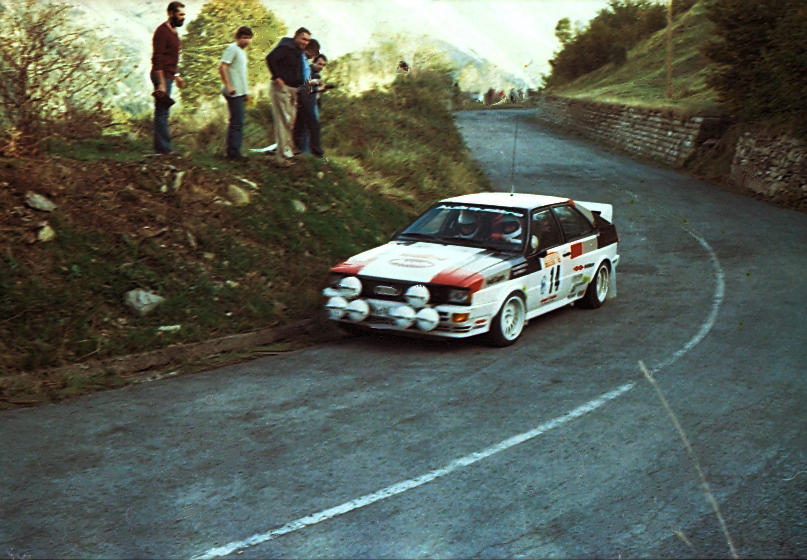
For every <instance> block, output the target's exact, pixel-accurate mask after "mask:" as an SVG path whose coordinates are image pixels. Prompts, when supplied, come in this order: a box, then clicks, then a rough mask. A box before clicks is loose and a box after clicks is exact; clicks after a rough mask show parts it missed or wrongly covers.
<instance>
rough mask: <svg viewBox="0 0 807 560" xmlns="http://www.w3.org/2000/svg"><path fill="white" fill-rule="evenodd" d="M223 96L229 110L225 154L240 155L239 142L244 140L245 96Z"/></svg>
mask: <svg viewBox="0 0 807 560" xmlns="http://www.w3.org/2000/svg"><path fill="white" fill-rule="evenodd" d="M224 98H225V99H226V100H227V108H228V109H229V110H230V126H229V127H228V128H227V155H228V156H233V157H236V156H240V155H241V143H242V142H243V140H244V108H245V106H246V102H247V96H246V95H239V96H236V97H230V96H228V95H225V96H224Z"/></svg>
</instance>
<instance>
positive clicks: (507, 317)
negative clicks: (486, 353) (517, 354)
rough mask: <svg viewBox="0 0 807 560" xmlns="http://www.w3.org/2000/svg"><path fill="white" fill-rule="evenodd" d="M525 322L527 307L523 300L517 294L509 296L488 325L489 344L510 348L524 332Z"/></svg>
mask: <svg viewBox="0 0 807 560" xmlns="http://www.w3.org/2000/svg"><path fill="white" fill-rule="evenodd" d="M526 322H527V307H526V305H524V299H523V298H522V297H521V296H520V295H518V294H510V295H509V296H507V299H506V300H505V301H504V304H503V305H502V308H501V309H500V310H499V312H498V313H497V314H496V317H494V318H493V322H492V323H491V325H490V331H489V332H488V335H489V339H490V342H491V343H493V344H494V345H495V346H510V345H511V344H513V343H514V342H515V341H516V340H518V338H519V337H520V336H521V333H522V332H524V325H525V324H526Z"/></svg>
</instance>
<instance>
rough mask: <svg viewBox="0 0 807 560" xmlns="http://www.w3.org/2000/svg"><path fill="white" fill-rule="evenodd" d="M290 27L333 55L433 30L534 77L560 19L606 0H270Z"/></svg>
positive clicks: (587, 13) (531, 81)
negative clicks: (387, 36) (375, 38)
mask: <svg viewBox="0 0 807 560" xmlns="http://www.w3.org/2000/svg"><path fill="white" fill-rule="evenodd" d="M264 3H265V4H266V5H267V7H268V8H269V9H271V10H272V11H273V12H274V13H275V14H277V15H278V16H279V17H280V18H281V19H282V20H283V21H285V22H286V24H287V25H288V26H289V29H290V30H294V29H296V28H298V27H306V28H308V29H310V30H311V32H312V35H313V36H314V37H316V38H317V39H318V40H319V41H320V43H321V44H322V50H323V52H325V53H327V54H328V55H329V57H331V58H333V57H338V56H340V55H342V54H345V53H347V52H351V51H356V50H362V49H363V48H365V47H367V46H369V45H370V42H371V41H370V40H371V37H372V35H373V33H375V32H384V31H387V30H395V31H397V32H403V33H409V34H414V35H417V36H420V35H427V36H430V37H433V38H439V39H443V40H446V41H447V42H449V43H452V44H454V45H456V46H458V47H460V48H462V49H464V50H473V51H474V52H476V53H478V54H479V55H481V56H483V57H485V58H488V59H490V60H491V61H493V62H495V63H496V64H497V65H498V66H500V67H501V68H502V69H503V70H505V71H507V72H509V73H512V74H514V75H515V76H518V77H520V78H522V79H523V80H524V81H525V82H526V83H527V84H528V85H531V86H532V85H538V84H540V77H541V75H542V74H544V73H547V72H548V71H549V64H548V61H549V59H550V58H551V57H552V53H553V52H554V51H555V50H556V49H557V48H558V46H559V45H558V41H557V39H556V38H555V25H556V24H557V22H558V20H559V19H561V18H564V17H568V18H570V19H571V20H572V22H574V21H580V22H582V23H585V22H588V21H589V20H591V19H592V18H593V17H594V16H595V15H597V12H599V11H600V10H601V9H603V8H605V7H607V5H608V2H607V0H498V1H496V0H271V1H268V0H264Z"/></svg>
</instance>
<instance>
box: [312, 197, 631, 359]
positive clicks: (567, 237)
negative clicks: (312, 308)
mask: <svg viewBox="0 0 807 560" xmlns="http://www.w3.org/2000/svg"><path fill="white" fill-rule="evenodd" d="M612 214H613V207H612V206H611V205H610V204H598V203H592V202H578V201H573V200H570V199H567V198H558V197H554V196H542V195H534V194H518V193H513V194H510V193H493V192H486V193H477V194H471V195H464V196H458V197H454V198H448V199H445V200H442V201H440V202H438V203H437V204H435V205H434V206H432V207H431V208H429V209H428V210H426V212H424V213H423V214H422V215H421V216H420V217H418V218H417V219H415V221H414V222H412V224H411V225H409V226H408V227H406V228H405V229H404V230H403V231H401V232H400V233H399V234H397V235H396V236H395V237H394V238H393V239H392V241H390V242H389V243H387V244H386V245H382V246H380V247H376V248H374V249H370V250H369V251H365V252H363V253H360V254H358V255H355V256H353V257H351V258H349V259H348V260H346V261H344V262H342V263H340V264H338V265H336V266H334V267H333V268H331V271H330V272H331V274H330V279H329V285H328V287H326V288H325V289H324V290H323V294H324V295H325V296H326V297H327V298H328V299H327V303H326V304H325V307H326V309H327V312H328V316H329V318H330V319H331V320H333V321H338V322H340V323H342V324H343V325H344V326H346V327H347V328H348V329H350V328H351V327H356V326H363V327H368V328H372V329H387V330H392V331H407V332H417V333H427V334H429V335H433V336H441V337H451V338H463V337H469V336H474V335H478V334H482V333H488V336H489V337H490V340H491V341H492V342H493V343H494V344H496V345H499V346H506V345H509V344H512V343H514V342H515V341H516V340H517V339H518V338H519V336H521V333H522V331H523V329H524V325H525V324H526V322H527V321H528V320H529V319H532V318H533V317H537V316H538V315H541V314H543V313H547V312H549V311H552V310H553V309H557V308H559V307H562V306H564V305H568V304H570V303H572V302H578V305H582V306H584V307H589V308H597V307H600V306H601V305H602V304H603V303H604V302H605V299H606V297H608V296H609V294H610V296H615V295H616V266H617V264H618V263H619V253H618V248H619V247H618V245H619V236H618V234H617V231H616V227H615V226H614V225H613V224H612V223H611V220H612Z"/></svg>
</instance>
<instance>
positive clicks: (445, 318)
mask: <svg viewBox="0 0 807 560" xmlns="http://www.w3.org/2000/svg"><path fill="white" fill-rule="evenodd" d="M361 300H362V301H365V302H366V303H367V304H368V306H369V314H368V315H367V317H366V318H364V319H362V320H361V321H351V320H349V319H347V318H345V317H342V318H339V319H335V321H336V322H340V323H347V324H353V325H359V326H363V327H367V328H370V329H376V330H385V331H398V332H409V333H417V334H422V335H427V336H435V337H446V338H466V337H469V336H475V335H477V334H481V333H484V332H487V331H488V329H490V321H491V319H492V318H493V316H494V315H495V313H496V306H495V304H494V303H489V304H482V305H448V304H441V305H434V306H428V307H429V308H431V309H434V310H435V311H436V312H437V314H438V316H439V322H438V323H437V325H436V326H435V327H434V328H433V329H430V330H423V329H421V328H419V327H418V325H417V323H413V324H411V325H409V326H404V327H402V326H401V325H400V324H399V321H397V320H396V317H398V316H399V315H400V313H398V311H399V310H398V308H399V307H401V306H405V305H406V304H405V303H402V302H399V301H390V300H382V299H373V298H361Z"/></svg>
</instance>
